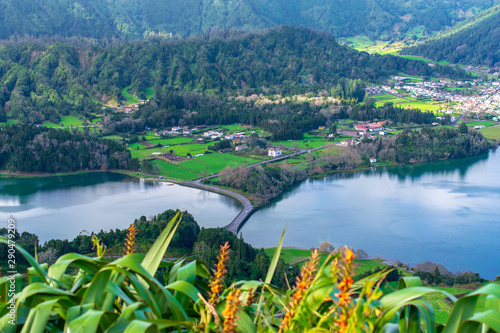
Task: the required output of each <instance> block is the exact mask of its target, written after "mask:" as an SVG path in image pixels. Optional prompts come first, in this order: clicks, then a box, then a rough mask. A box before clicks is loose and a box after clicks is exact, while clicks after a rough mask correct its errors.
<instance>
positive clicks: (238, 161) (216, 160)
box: [195, 153, 260, 175]
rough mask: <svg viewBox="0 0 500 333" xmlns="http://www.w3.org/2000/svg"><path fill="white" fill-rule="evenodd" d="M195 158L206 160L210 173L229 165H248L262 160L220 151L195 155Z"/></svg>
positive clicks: (208, 172)
mask: <svg viewBox="0 0 500 333" xmlns="http://www.w3.org/2000/svg"><path fill="white" fill-rule="evenodd" d="M195 159H197V160H199V161H201V162H204V163H205V164H206V165H208V169H207V174H208V175H211V174H214V173H218V172H220V171H222V169H224V168H225V167H227V166H230V167H237V166H240V165H248V164H253V163H257V162H260V161H259V160H256V159H252V158H246V157H244V156H237V155H231V154H220V153H213V154H208V155H203V156H200V157H195Z"/></svg>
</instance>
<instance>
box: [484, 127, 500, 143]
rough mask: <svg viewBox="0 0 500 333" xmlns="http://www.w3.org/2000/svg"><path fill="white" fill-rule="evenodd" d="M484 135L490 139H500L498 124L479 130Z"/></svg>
mask: <svg viewBox="0 0 500 333" xmlns="http://www.w3.org/2000/svg"><path fill="white" fill-rule="evenodd" d="M480 131H481V133H483V135H484V137H485V138H487V139H490V140H500V126H492V127H488V128H483V129H482V130H480Z"/></svg>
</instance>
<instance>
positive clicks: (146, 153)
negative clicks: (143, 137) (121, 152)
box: [128, 147, 172, 160]
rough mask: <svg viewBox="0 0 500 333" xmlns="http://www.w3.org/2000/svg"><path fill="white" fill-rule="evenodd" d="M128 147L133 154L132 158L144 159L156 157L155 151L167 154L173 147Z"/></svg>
mask: <svg viewBox="0 0 500 333" xmlns="http://www.w3.org/2000/svg"><path fill="white" fill-rule="evenodd" d="M128 149H129V150H130V153H131V154H132V158H138V159H141V160H142V159H145V158H149V157H154V156H155V155H153V153H155V152H159V153H162V154H166V153H168V152H169V151H170V149H172V148H151V149H131V148H130V147H129V148H128Z"/></svg>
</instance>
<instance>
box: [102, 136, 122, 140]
mask: <svg viewBox="0 0 500 333" xmlns="http://www.w3.org/2000/svg"><path fill="white" fill-rule="evenodd" d="M102 138H103V139H108V140H116V141H121V140H123V138H122V137H121V136H119V135H107V136H103V137H102Z"/></svg>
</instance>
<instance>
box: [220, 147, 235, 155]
mask: <svg viewBox="0 0 500 333" xmlns="http://www.w3.org/2000/svg"><path fill="white" fill-rule="evenodd" d="M233 150H234V148H232V147H231V148H225V149H221V150H219V153H221V154H224V153H228V152H230V151H233Z"/></svg>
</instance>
